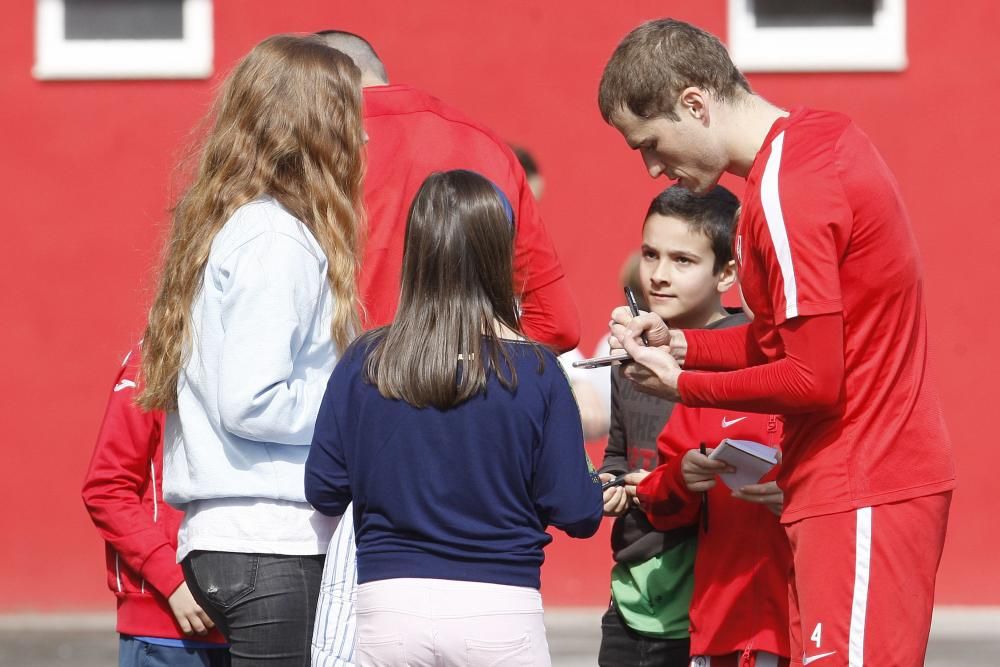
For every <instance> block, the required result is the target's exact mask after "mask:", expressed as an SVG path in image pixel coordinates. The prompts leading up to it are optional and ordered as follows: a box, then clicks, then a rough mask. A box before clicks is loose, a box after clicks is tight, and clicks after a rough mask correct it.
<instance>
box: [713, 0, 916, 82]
mask: <svg viewBox="0 0 1000 667" xmlns="http://www.w3.org/2000/svg"><path fill="white" fill-rule="evenodd" d="M729 49H730V53H731V54H732V57H733V61H734V62H735V63H736V65H737V66H738V67H739V68H740V69H743V70H745V71H748V72H794V71H865V70H867V71H895V70H902V69H904V68H905V67H906V0H729Z"/></svg>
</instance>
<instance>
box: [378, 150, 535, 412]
mask: <svg viewBox="0 0 1000 667" xmlns="http://www.w3.org/2000/svg"><path fill="white" fill-rule="evenodd" d="M513 237H514V225H513V221H512V220H509V219H508V217H507V213H506V211H505V210H504V206H503V204H502V203H501V200H500V196H499V195H498V194H497V191H496V190H495V189H494V187H493V184H492V183H490V182H489V181H488V180H486V179H485V178H483V177H482V176H480V175H479V174H476V173H474V172H471V171H464V170H455V171H447V172H443V173H435V174H431V175H430V176H429V177H428V178H427V180H426V181H424V183H423V185H422V186H421V187H420V190H419V191H418V192H417V196H416V198H414V200H413V204H412V205H411V206H410V214H409V218H408V219H407V222H406V241H405V245H404V246H403V270H402V289H401V291H400V297H399V309H398V310H397V311H396V317H395V319H393V321H392V324H390V325H389V326H388V327H385V328H383V329H379V330H376V331H375V332H372V333H370V334H369V335H368V336H366V337H365V339H364V340H362V341H360V342H359V344H364V345H366V346H368V358H367V360H366V362H365V376H366V378H367V380H368V381H369V382H371V383H373V384H375V385H376V386H377V387H378V390H379V393H381V394H382V395H383V396H385V397H387V398H396V399H402V400H404V401H406V402H407V403H409V404H411V405H415V406H417V407H426V406H429V405H430V406H434V407H436V408H441V409H444V408H449V407H452V406H454V405H457V404H459V403H461V402H462V401H465V400H467V399H469V398H471V397H472V396H474V395H475V394H477V393H479V392H481V391H482V390H483V389H485V387H486V379H487V373H488V372H489V371H492V372H493V373H494V374H495V375H496V376H497V379H498V380H499V381H500V383H501V384H502V385H503V386H504V387H506V388H508V389H512V388H514V387H516V386H517V372H516V370H515V368H514V365H513V364H512V363H511V360H510V357H509V355H508V353H507V349H506V346H505V345H502V344H500V343H499V342H498V341H497V340H496V339H498V338H500V336H501V331H499V330H498V329H499V327H498V325H500V326H502V327H506V328H507V329H509V330H511V331H513V332H515V333H518V334H520V332H521V324H520V317H519V315H518V309H517V300H516V297H515V293H514V278H513V271H514V269H513V267H514V252H513V247H514V243H513ZM486 337H488V338H491V339H493V341H494V342H493V344H489V345H484V338H486ZM541 359H542V357H541V355H540V353H539V360H540V361H541Z"/></svg>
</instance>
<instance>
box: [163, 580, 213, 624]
mask: <svg viewBox="0 0 1000 667" xmlns="http://www.w3.org/2000/svg"><path fill="white" fill-rule="evenodd" d="M167 604H169V605H170V611H172V612H174V618H176V619H177V624H178V625H179V626H181V631H182V632H183V633H184V634H186V635H190V634H192V633H195V634H199V635H207V634H208V631H209V630H210V629H211V628H214V627H215V623H213V622H212V619H210V618H209V617H208V614H206V613H205V610H204V609H202V608H201V607H199V606H198V603H197V602H195V599H194V596H193V595H191V589H189V588H188V585H187V583H186V582H182V583H181V585H180V586H178V587H177V590H175V591H174V592H173V593H171V594H170V597H169V598H167Z"/></svg>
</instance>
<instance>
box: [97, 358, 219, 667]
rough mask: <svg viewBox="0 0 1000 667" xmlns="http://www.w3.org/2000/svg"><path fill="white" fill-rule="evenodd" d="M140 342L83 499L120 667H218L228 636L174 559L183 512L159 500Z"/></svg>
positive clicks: (154, 419)
mask: <svg viewBox="0 0 1000 667" xmlns="http://www.w3.org/2000/svg"><path fill="white" fill-rule="evenodd" d="M139 367H140V361H139V349H138V346H137V347H136V348H135V349H133V350H132V352H130V353H129V355H128V356H127V357H125V361H124V362H123V363H122V368H121V370H120V371H119V372H118V378H117V379H116V380H115V385H114V389H113V390H112V392H111V398H110V399H109V400H108V407H107V409H106V411H105V414H104V421H103V423H102V424H101V430H100V433H99V434H98V437H97V446H96V447H95V448H94V456H93V458H92V459H91V461H90V469H89V470H88V471H87V477H86V479H85V480H84V483H83V501H84V504H85V505H86V506H87V511H88V512H89V513H90V518H91V519H93V521H94V525H96V526H97V530H98V532H99V533H100V534H101V537H103V538H104V540H105V542H106V553H107V568H108V585H109V586H110V587H111V590H112V591H114V593H115V596H116V597H117V598H118V623H117V630H118V632H119V635H120V638H119V654H118V664H119V666H120V667H125V666H128V667H139V666H140V665H170V666H171V667H222V666H225V665H229V663H230V661H229V650H228V649H227V647H226V645H225V640H224V639H223V637H222V635H220V634H219V632H218V631H217V630H215V629H214V624H213V623H212V621H211V620H210V619H209V617H208V615H207V614H205V612H204V611H202V609H201V607H199V606H198V604H197V603H196V602H195V600H194V598H193V597H192V596H191V591H189V590H188V587H187V584H185V583H184V573H183V572H181V567H180V565H178V564H177V527H178V525H179V524H180V518H181V515H180V513H179V512H177V511H176V510H174V509H173V508H171V507H169V506H168V505H167V504H166V503H164V502H163V499H162V498H163V496H162V492H161V488H162V487H161V483H162V480H161V479H160V470H161V467H162V462H163V414H162V413H160V412H144V411H142V410H141V409H140V408H139V407H138V406H137V405H136V404H135V402H134V399H135V395H136V384H137V382H138V379H137V378H138V373H139Z"/></svg>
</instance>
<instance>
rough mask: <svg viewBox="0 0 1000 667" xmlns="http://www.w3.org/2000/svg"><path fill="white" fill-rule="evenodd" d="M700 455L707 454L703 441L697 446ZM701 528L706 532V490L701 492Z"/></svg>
mask: <svg viewBox="0 0 1000 667" xmlns="http://www.w3.org/2000/svg"><path fill="white" fill-rule="evenodd" d="M699 449H700V450H701V455H702V456H708V452H707V451H706V450H705V443H704V442H703V443H701V445H700V446H699ZM701 529H702V530H703V531H705V534H706V535H707V534H708V491H702V492H701Z"/></svg>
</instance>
